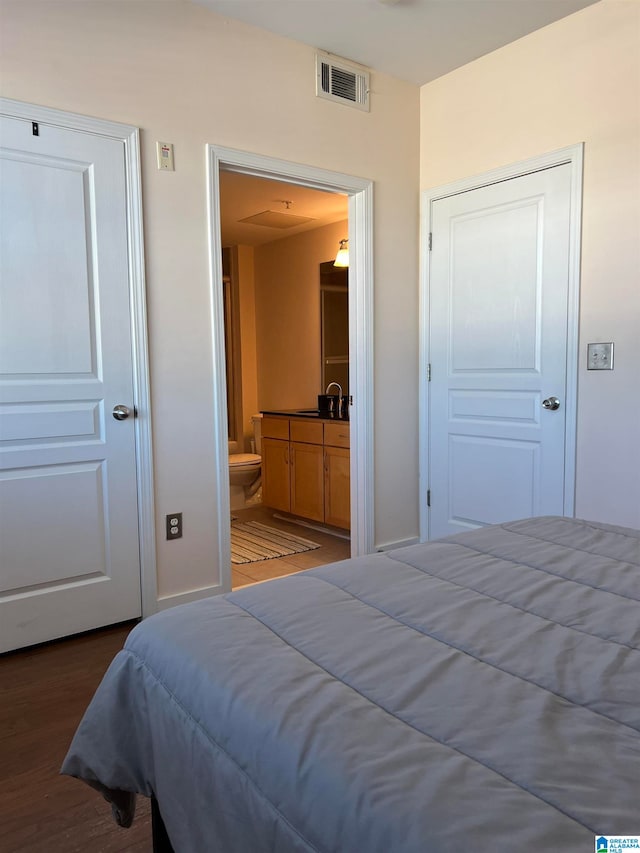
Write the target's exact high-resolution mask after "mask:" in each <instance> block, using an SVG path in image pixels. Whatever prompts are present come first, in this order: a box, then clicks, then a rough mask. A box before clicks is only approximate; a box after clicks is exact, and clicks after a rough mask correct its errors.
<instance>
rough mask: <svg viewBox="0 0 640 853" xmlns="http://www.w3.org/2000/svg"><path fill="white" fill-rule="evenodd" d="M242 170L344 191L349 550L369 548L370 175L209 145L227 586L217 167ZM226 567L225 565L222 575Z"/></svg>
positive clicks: (218, 488) (221, 534)
mask: <svg viewBox="0 0 640 853" xmlns="http://www.w3.org/2000/svg"><path fill="white" fill-rule="evenodd" d="M221 168H223V169H225V170H227V171H234V172H241V173H243V174H245V175H255V176H257V177H262V178H271V179H274V180H279V181H287V182H289V183H295V184H299V185H301V186H305V187H310V188H312V189H318V190H324V191H328V192H335V193H344V194H345V195H348V196H349V369H350V373H351V383H350V387H351V389H352V395H353V397H354V402H355V404H354V406H353V407H352V408H351V414H350V418H351V423H350V430H351V435H352V448H353V449H354V450H355V452H354V450H352V453H351V507H352V511H351V554H352V556H359V555H361V554H367V553H370V552H371V551H372V550H373V529H374V528H373V506H374V502H373V429H372V424H373V182H372V181H370V180H368V179H365V178H358V177H354V176H352V175H345V174H342V173H339V172H331V171H327V170H325V169H319V168H316V167H314V166H306V165H303V164H300V163H292V162H289V161H287V160H279V159H276V158H273V157H266V156H262V155H260V154H254V153H251V152H248V151H240V150H236V149H233V148H223V147H221V146H218V145H211V144H210V145H207V203H208V223H209V275H210V286H211V331H212V338H213V340H212V349H213V352H212V356H213V407H214V409H213V422H214V426H213V428H214V444H215V450H214V453H215V482H214V483H213V489H214V494H215V501H216V505H217V507H218V510H219V511H218V515H217V522H216V523H217V540H218V555H217V557H218V560H219V561H220V563H219V564H220V566H221V567H222V573H221V578H222V579H223V588H224V589H225V591H226V589H228V588H230V571H231V570H230V568H228V569H227V567H230V555H231V544H230V531H229V523H228V518H229V512H230V511H229V482H228V468H229V461H228V447H227V423H226V395H225V383H226V379H225V371H224V364H225V354H224V317H223V313H222V246H221V239H220V180H219V172H220V169H221ZM224 572H227V577H226V579H225V576H224Z"/></svg>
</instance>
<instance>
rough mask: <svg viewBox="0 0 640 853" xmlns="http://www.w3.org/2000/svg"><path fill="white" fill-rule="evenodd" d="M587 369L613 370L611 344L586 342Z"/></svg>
mask: <svg viewBox="0 0 640 853" xmlns="http://www.w3.org/2000/svg"><path fill="white" fill-rule="evenodd" d="M587 370H613V344H612V343H611V342H609V343H606V344H587Z"/></svg>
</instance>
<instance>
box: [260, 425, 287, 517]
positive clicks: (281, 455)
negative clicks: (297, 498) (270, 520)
mask: <svg viewBox="0 0 640 853" xmlns="http://www.w3.org/2000/svg"><path fill="white" fill-rule="evenodd" d="M262 502H263V503H264V504H265V506H270V507H272V508H273V509H279V510H280V511H281V512H291V491H290V487H289V442H288V441H282V440H281V439H278V438H263V439H262Z"/></svg>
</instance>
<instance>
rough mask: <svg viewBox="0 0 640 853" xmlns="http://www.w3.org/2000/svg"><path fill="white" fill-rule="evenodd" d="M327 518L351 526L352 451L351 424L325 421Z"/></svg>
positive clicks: (329, 520) (325, 505)
mask: <svg viewBox="0 0 640 853" xmlns="http://www.w3.org/2000/svg"><path fill="white" fill-rule="evenodd" d="M324 520H325V523H326V524H331V525H333V526H334V527H341V528H343V529H345V530H349V529H350V527H351V454H350V451H349V424H348V423H344V422H335V423H325V425H324Z"/></svg>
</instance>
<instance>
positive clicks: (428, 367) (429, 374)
mask: <svg viewBox="0 0 640 853" xmlns="http://www.w3.org/2000/svg"><path fill="white" fill-rule="evenodd" d="M427 382H431V362H429V364H428V365H427Z"/></svg>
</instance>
